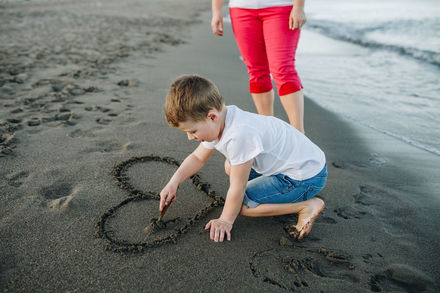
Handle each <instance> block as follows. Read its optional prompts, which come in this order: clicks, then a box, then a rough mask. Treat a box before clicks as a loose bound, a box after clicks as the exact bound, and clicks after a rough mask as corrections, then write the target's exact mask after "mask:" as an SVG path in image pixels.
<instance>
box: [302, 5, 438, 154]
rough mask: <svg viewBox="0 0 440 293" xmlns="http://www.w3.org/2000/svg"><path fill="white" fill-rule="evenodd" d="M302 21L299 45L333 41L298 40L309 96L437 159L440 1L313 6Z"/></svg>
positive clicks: (305, 89)
mask: <svg viewBox="0 0 440 293" xmlns="http://www.w3.org/2000/svg"><path fill="white" fill-rule="evenodd" d="M306 16H307V23H306V25H305V26H304V30H303V32H302V34H303V35H302V37H301V38H302V39H303V38H304V40H307V32H308V31H309V32H310V31H311V32H312V33H314V34H316V33H318V34H320V35H323V36H325V38H321V39H326V38H329V39H330V41H326V42H321V43H320V41H319V40H320V39H319V38H317V39H316V40H317V42H314V43H313V42H312V43H311V42H306V44H307V46H308V48H303V47H302V45H303V44H302V43H301V40H300V44H299V49H298V52H297V58H296V59H297V60H296V64H297V69H298V72H299V75H300V77H301V79H302V82H303V85H304V93H305V94H306V96H307V97H309V98H311V99H312V100H314V101H316V102H318V104H320V105H322V106H324V107H325V108H328V109H330V110H331V111H334V112H336V113H339V114H342V115H343V116H345V117H348V118H349V119H351V120H353V121H355V123H360V124H363V125H366V126H368V127H371V128H373V129H375V130H377V131H380V132H383V133H385V134H388V135H390V136H393V137H395V138H396V139H399V140H401V141H404V142H405V143H408V144H411V145H413V146H415V147H418V148H420V149H422V150H424V151H428V152H431V153H433V154H436V155H439V156H440V1H439V0H418V1H409V0H399V1H397V0H368V1H365V0H363V1H361V0H336V1H328V0H313V1H307V2H306ZM332 42H333V44H332ZM338 44H339V45H338ZM314 47H316V50H315V51H314V50H313V48H314ZM347 48H349V49H347Z"/></svg>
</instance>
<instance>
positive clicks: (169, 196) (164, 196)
mask: <svg viewBox="0 0 440 293" xmlns="http://www.w3.org/2000/svg"><path fill="white" fill-rule="evenodd" d="M178 187H179V185H176V184H174V183H173V182H171V181H170V182H168V184H167V185H166V186H165V187H164V188H163V189H162V191H161V192H160V204H159V211H162V209H163V208H164V206H166V205H169V204H172V203H173V202H174V200H175V199H176V198H177V188H178Z"/></svg>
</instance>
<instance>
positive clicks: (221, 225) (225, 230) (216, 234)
mask: <svg viewBox="0 0 440 293" xmlns="http://www.w3.org/2000/svg"><path fill="white" fill-rule="evenodd" d="M208 229H211V233H210V238H211V239H212V240H214V241H215V242H223V240H224V237H225V234H226V238H227V239H228V240H231V230H232V223H229V222H226V221H224V220H220V219H215V220H211V221H209V222H208V224H206V226H205V230H208Z"/></svg>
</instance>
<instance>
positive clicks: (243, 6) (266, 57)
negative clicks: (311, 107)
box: [211, 0, 306, 133]
mask: <svg viewBox="0 0 440 293" xmlns="http://www.w3.org/2000/svg"><path fill="white" fill-rule="evenodd" d="M304 1H305V0H295V3H294V4H295V5H292V4H293V3H292V2H293V0H230V1H229V13H230V16H231V21H232V30H233V32H234V36H235V40H236V42H237V45H238V48H239V50H240V53H241V55H242V57H243V60H244V63H245V64H246V66H247V68H248V73H249V90H250V92H251V95H252V98H253V100H254V103H255V106H256V108H257V111H258V113H259V114H262V115H273V102H274V91H273V88H272V81H271V74H272V77H273V79H274V80H275V85H276V87H277V90H278V94H279V96H280V100H281V103H282V105H283V107H284V110H285V111H286V114H287V116H288V118H289V122H290V124H291V125H292V126H294V127H295V128H297V129H298V130H299V131H301V132H303V133H304V95H303V91H302V88H303V87H302V84H301V80H300V78H299V76H298V73H297V72H296V70H295V52H296V48H297V45H298V40H299V36H300V32H301V31H300V28H301V27H302V26H303V25H304V23H305V22H306V17H305V14H304ZM222 5H223V0H212V21H211V27H212V32H213V33H214V34H216V35H218V36H222V35H223V16H222V13H221V8H222Z"/></svg>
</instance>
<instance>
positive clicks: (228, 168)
mask: <svg viewBox="0 0 440 293" xmlns="http://www.w3.org/2000/svg"><path fill="white" fill-rule="evenodd" d="M225 172H226V175H228V176H229V174H230V173H231V165H230V164H229V162H228V159H226V160H225Z"/></svg>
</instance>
